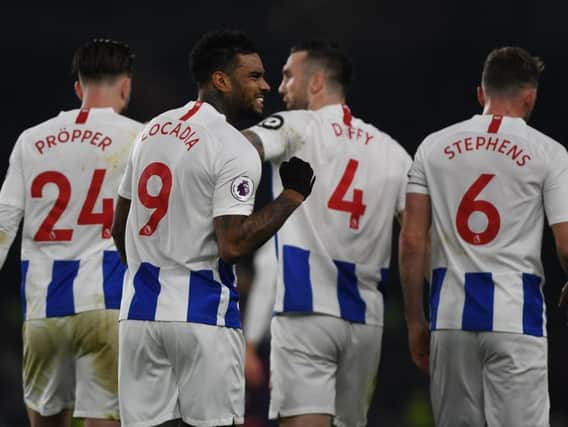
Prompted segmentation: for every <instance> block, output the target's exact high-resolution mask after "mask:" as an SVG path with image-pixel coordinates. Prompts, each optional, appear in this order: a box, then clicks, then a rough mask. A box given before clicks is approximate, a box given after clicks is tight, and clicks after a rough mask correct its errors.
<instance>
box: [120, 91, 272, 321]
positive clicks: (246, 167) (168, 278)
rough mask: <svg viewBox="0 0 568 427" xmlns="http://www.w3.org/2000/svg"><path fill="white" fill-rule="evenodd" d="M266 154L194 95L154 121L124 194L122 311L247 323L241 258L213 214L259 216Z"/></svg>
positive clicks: (129, 315) (132, 315)
mask: <svg viewBox="0 0 568 427" xmlns="http://www.w3.org/2000/svg"><path fill="white" fill-rule="evenodd" d="M260 172H261V163H260V158H259V156H258V153H257V152H256V150H255V149H254V148H253V146H252V145H251V144H250V143H249V142H248V141H247V140H246V139H245V138H244V137H243V135H242V134H241V133H240V132H238V131H237V130H236V129H235V128H233V127H232V126H231V125H230V124H229V123H228V122H227V121H226V119H225V116H223V115H222V114H220V113H219V112H218V111H217V110H215V109H214V108H213V107H212V106H211V105H209V104H207V103H202V102H199V101H198V102H190V103H189V104H187V105H185V106H184V107H182V108H178V109H175V110H170V111H167V112H165V113H163V114H161V115H159V116H158V117H156V118H154V119H153V120H152V121H151V122H150V123H148V124H147V125H146V127H145V128H144V130H143V131H142V132H141V133H140V135H139V137H138V139H137V141H136V142H135V145H134V148H133V151H132V155H131V157H130V160H129V163H128V166H127V168H126V172H125V175H124V178H123V180H122V183H121V186H120V189H119V194H120V195H121V196H122V197H125V198H127V199H130V200H131V206H130V213H129V215H128V221H127V230H126V254H127V258H128V267H129V269H128V273H127V279H126V280H125V287H124V296H123V299H122V305H121V313H120V318H121V319H136V320H165V321H188V322H197V323H205V324H210V325H219V326H227V327H231V328H240V315H239V309H238V293H237V291H236V280H235V273H234V268H233V266H232V265H227V264H225V263H224V262H223V261H222V260H221V259H220V258H219V249H218V246H217V242H216V240H215V229H214V226H213V218H214V217H218V216H222V215H250V214H251V212H252V209H253V205H254V194H255V191H256V186H257V185H258V182H259V180H260Z"/></svg>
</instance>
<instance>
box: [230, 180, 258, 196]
mask: <svg viewBox="0 0 568 427" xmlns="http://www.w3.org/2000/svg"><path fill="white" fill-rule="evenodd" d="M231 194H232V195H233V197H234V198H235V199H237V200H238V201H240V202H246V201H248V200H250V198H251V197H252V195H253V194H254V183H253V182H252V179H250V178H249V177H248V176H239V177H238V178H235V179H233V182H232V183H231Z"/></svg>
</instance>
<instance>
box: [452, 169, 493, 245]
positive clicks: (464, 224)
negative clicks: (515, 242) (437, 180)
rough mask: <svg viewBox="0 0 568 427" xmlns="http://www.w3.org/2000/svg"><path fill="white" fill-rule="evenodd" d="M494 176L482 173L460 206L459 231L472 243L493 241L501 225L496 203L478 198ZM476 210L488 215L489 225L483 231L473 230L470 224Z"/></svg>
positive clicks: (458, 213) (463, 237)
mask: <svg viewBox="0 0 568 427" xmlns="http://www.w3.org/2000/svg"><path fill="white" fill-rule="evenodd" d="M493 178H495V175H494V174H489V173H484V174H481V175H480V176H479V178H477V179H476V180H475V182H474V183H473V184H471V186H470V187H469V188H468V189H467V191H466V192H465V194H464V196H463V198H462V199H461V202H460V204H459V206H458V212H457V215H456V227H457V229H458V233H459V235H460V236H461V238H462V239H463V240H465V241H466V242H467V243H470V244H472V245H485V244H487V243H489V242H491V241H493V240H494V239H495V237H497V234H498V233H499V228H500V227H501V217H500V216H499V211H498V210H497V208H496V207H495V205H494V204H492V203H491V202H488V201H487V200H476V197H477V196H478V195H479V193H481V192H482V191H483V189H484V188H485V187H487V185H488V184H489V183H490V182H491V180H492V179H493ZM474 212H482V213H483V214H485V216H486V217H487V227H486V228H485V230H484V231H483V232H481V233H477V232H475V231H473V230H472V229H471V228H470V226H469V223H468V221H469V218H470V216H471V215H472V214H473V213H474Z"/></svg>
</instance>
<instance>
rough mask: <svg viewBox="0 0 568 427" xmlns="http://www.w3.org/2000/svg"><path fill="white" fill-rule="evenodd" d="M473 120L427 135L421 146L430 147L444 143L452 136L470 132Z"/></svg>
mask: <svg viewBox="0 0 568 427" xmlns="http://www.w3.org/2000/svg"><path fill="white" fill-rule="evenodd" d="M474 119H475V118H468V119H465V120H461V121H459V122H456V123H452V124H450V125H448V126H446V127H443V128H441V129H439V130H436V131H434V132H431V133H429V134H428V135H426V137H425V138H424V140H423V141H422V145H432V144H434V143H436V142H438V141H446V140H447V139H448V138H451V137H452V135H457V134H459V133H462V132H466V131H468V130H471V129H472V127H473V126H474V123H473V121H474Z"/></svg>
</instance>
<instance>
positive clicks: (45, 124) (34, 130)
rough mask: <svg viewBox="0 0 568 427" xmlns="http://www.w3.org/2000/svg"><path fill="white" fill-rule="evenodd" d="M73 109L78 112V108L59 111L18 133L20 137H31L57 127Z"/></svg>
mask: <svg viewBox="0 0 568 427" xmlns="http://www.w3.org/2000/svg"><path fill="white" fill-rule="evenodd" d="M74 111H77V112H79V110H72V111H61V112H59V114H57V115H56V116H53V117H50V118H49V119H47V120H44V121H42V122H40V123H37V124H35V125H33V126H30V127H28V128H26V129H24V130H23V131H22V132H21V134H20V139H25V138H27V137H33V136H35V135H36V134H38V133H42V132H45V130H52V129H54V128H57V127H58V126H61V124H63V122H64V121H65V119H66V116H67V115H69V114H72V113H73V112H74Z"/></svg>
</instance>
